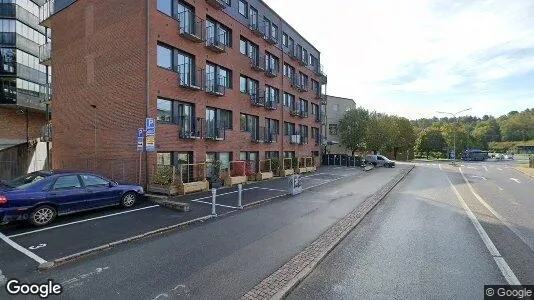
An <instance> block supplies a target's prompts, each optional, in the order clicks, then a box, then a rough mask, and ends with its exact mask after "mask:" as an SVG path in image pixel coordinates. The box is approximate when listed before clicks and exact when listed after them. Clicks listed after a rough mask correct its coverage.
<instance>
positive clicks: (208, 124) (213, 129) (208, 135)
mask: <svg viewBox="0 0 534 300" xmlns="http://www.w3.org/2000/svg"><path fill="white" fill-rule="evenodd" d="M204 128H205V131H204V139H206V140H211V141H224V140H225V139H226V129H225V128H224V127H223V126H222V124H219V123H217V122H215V121H205V126H204Z"/></svg>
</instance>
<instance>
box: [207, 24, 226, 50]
mask: <svg viewBox="0 0 534 300" xmlns="http://www.w3.org/2000/svg"><path fill="white" fill-rule="evenodd" d="M212 30H213V31H214V30H216V29H215V28H206V31H208V32H210V31H212ZM225 39H226V36H225V34H224V33H221V34H218V35H216V34H213V35H211V34H208V36H207V38H206V47H207V48H208V49H210V50H212V51H214V52H217V53H223V52H226V43H225Z"/></svg>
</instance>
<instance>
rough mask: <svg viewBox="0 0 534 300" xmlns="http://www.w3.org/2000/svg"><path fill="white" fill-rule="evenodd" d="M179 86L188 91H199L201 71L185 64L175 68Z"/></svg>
mask: <svg viewBox="0 0 534 300" xmlns="http://www.w3.org/2000/svg"><path fill="white" fill-rule="evenodd" d="M176 71H177V72H178V81H179V84H180V86H182V87H185V88H190V89H196V90H199V89H200V85H201V83H202V80H201V78H202V70H200V69H199V70H195V68H194V65H193V64H189V63H185V64H181V65H178V66H176Z"/></svg>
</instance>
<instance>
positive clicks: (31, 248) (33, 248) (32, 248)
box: [28, 244, 46, 250]
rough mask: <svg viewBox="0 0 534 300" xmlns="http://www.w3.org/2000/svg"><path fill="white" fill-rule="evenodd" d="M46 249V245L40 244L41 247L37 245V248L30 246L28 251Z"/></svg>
mask: <svg viewBox="0 0 534 300" xmlns="http://www.w3.org/2000/svg"><path fill="white" fill-rule="evenodd" d="M44 247H46V244H39V245H35V246H30V247H28V249H30V250H37V249H39V248H44Z"/></svg>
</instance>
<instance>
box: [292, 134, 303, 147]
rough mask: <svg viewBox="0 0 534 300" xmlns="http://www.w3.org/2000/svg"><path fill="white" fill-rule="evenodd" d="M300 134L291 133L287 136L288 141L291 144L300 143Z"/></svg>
mask: <svg viewBox="0 0 534 300" xmlns="http://www.w3.org/2000/svg"><path fill="white" fill-rule="evenodd" d="M300 140H301V136H300V134H292V135H290V136H289V143H290V144H292V145H300Z"/></svg>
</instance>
